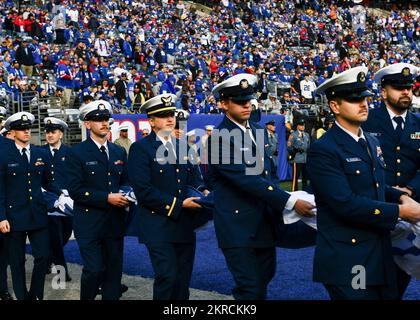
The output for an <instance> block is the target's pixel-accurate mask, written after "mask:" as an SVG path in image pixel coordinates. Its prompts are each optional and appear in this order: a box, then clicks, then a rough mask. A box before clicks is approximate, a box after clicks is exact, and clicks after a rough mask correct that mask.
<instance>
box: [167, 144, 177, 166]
mask: <svg viewBox="0 0 420 320" xmlns="http://www.w3.org/2000/svg"><path fill="white" fill-rule="evenodd" d="M165 147H166V150H168V162H169V163H170V164H175V163H176V154H175V150H174V148H173V146H172V143H170V142H169V141H167V142H166V143H165Z"/></svg>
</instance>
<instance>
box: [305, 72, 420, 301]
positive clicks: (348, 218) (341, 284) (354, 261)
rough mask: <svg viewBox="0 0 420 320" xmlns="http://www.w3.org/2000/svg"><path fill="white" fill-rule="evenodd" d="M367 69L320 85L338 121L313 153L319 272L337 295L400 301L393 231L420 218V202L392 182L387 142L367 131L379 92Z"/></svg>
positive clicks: (311, 167)
mask: <svg viewBox="0 0 420 320" xmlns="http://www.w3.org/2000/svg"><path fill="white" fill-rule="evenodd" d="M367 71H368V69H367V68H366V67H356V68H352V69H350V70H347V71H345V72H343V73H340V74H338V75H335V76H333V77H332V78H331V79H329V80H327V81H325V82H324V83H323V84H322V85H321V86H319V87H318V88H317V92H318V93H321V92H325V94H326V96H327V99H328V102H329V107H330V109H331V111H332V112H333V113H334V115H335V119H336V121H335V124H334V125H333V127H332V128H331V129H330V130H328V131H327V133H325V134H324V136H323V137H322V139H320V140H318V141H316V142H315V143H314V144H313V146H312V147H311V149H310V152H309V155H308V171H309V175H310V178H311V185H312V188H313V191H314V194H315V201H316V204H317V229H318V238H317V245H316V249H315V257H314V275H313V278H314V281H316V282H322V283H323V284H324V286H325V288H326V289H327V291H328V293H329V295H330V297H331V299H334V300H336V299H340V300H343V299H344V300H353V299H354V300H388V299H397V298H398V288H397V276H396V271H395V266H394V261H393V257H392V252H393V250H392V245H391V238H390V231H391V230H393V229H394V227H395V225H396V224H397V222H398V217H400V218H402V219H406V220H408V221H411V222H417V221H419V220H420V204H418V203H416V202H415V201H414V200H412V199H411V198H410V197H409V196H408V195H407V193H405V192H402V191H400V190H397V189H394V188H390V187H389V186H387V184H386V181H385V168H386V166H387V164H385V160H384V157H383V152H382V149H381V147H380V145H379V141H378V140H377V139H376V138H375V137H374V136H373V135H371V134H369V133H368V132H366V131H364V130H362V129H361V124H362V123H363V122H365V121H366V120H367V118H368V104H367V99H366V97H368V96H370V95H372V93H371V92H370V91H369V90H368V87H367V86H366V74H367ZM386 201H389V202H386ZM398 203H400V205H398ZM331 257H334V259H331ZM354 266H363V280H362V281H363V283H364V285H363V289H362V288H361V287H359V286H355V285H354ZM352 281H353V282H352ZM352 284H353V285H352Z"/></svg>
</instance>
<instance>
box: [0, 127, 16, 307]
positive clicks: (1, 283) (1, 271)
mask: <svg viewBox="0 0 420 320" xmlns="http://www.w3.org/2000/svg"><path fill="white" fill-rule="evenodd" d="M2 131H7V129H6V128H3V129H2ZM8 142H9V140H6V138H4V137H3V136H2V135H0V154H5V152H6V151H5V149H4V144H6V143H8ZM5 238H6V237H5V235H3V234H2V233H0V300H6V301H7V300H13V297H12V296H11V295H10V293H9V289H8V285H7V266H8V265H9V263H8V257H7V247H6V241H5Z"/></svg>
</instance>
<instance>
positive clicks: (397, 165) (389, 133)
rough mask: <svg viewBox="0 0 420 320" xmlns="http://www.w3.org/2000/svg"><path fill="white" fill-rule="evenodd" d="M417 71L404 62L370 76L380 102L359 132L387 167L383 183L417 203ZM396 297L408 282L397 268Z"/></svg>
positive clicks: (419, 187) (419, 158) (419, 139)
mask: <svg viewBox="0 0 420 320" xmlns="http://www.w3.org/2000/svg"><path fill="white" fill-rule="evenodd" d="M417 71H418V68H417V67H415V66H414V65H411V64H408V63H396V64H393V65H390V66H387V67H385V68H382V69H380V70H379V71H378V72H377V73H376V74H375V76H374V80H375V82H377V83H378V84H379V85H380V86H381V94H382V98H383V103H382V105H381V107H380V108H378V109H374V110H371V111H369V117H368V120H367V121H366V122H365V123H364V124H363V129H364V130H365V131H368V132H370V133H372V134H373V135H374V136H376V137H377V139H378V140H379V142H380V144H381V148H382V151H383V157H384V159H385V163H386V164H387V167H386V169H385V180H386V183H387V184H388V185H390V186H394V187H397V188H400V190H402V191H404V192H407V193H408V194H409V195H410V197H412V198H413V199H415V200H416V201H419V200H420V197H419V193H420V171H419V169H420V152H419V151H420V117H419V116H418V115H417V114H414V113H411V112H410V111H409V108H410V106H411V104H412V101H413V84H414V81H415V78H416V75H417ZM397 272H398V284H399V290H400V298H402V296H403V295H404V292H405V290H406V289H407V286H408V284H409V282H410V276H409V275H408V274H407V273H405V272H404V271H403V270H401V269H400V268H399V267H397Z"/></svg>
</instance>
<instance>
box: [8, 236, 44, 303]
mask: <svg viewBox="0 0 420 320" xmlns="http://www.w3.org/2000/svg"><path fill="white" fill-rule="evenodd" d="M27 236H28V237H29V241H30V243H31V247H32V255H33V257H34V267H33V270H32V278H31V287H30V289H29V292H28V291H27V288H26V271H25V250H26V237H27ZM6 242H7V250H8V255H9V263H10V269H11V271H12V282H13V290H14V292H15V296H16V298H17V299H18V300H33V299H39V300H42V299H43V298H44V283H45V275H46V273H47V269H48V261H49V256H50V243H49V233H48V228H42V229H37V230H31V231H12V232H9V233H7V234H6Z"/></svg>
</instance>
